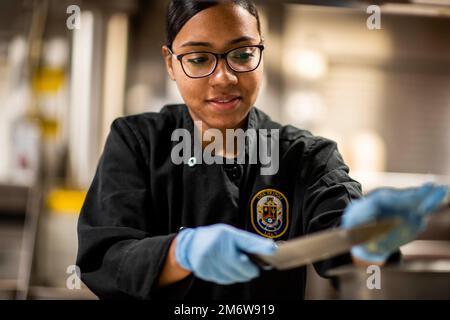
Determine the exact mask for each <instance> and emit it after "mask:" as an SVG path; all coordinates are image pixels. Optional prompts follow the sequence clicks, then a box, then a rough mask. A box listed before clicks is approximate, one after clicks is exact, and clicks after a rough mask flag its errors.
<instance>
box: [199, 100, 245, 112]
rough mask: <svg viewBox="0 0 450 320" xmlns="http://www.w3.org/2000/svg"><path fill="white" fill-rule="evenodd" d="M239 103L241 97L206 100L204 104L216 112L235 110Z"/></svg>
mask: <svg viewBox="0 0 450 320" xmlns="http://www.w3.org/2000/svg"><path fill="white" fill-rule="evenodd" d="M240 101H241V97H232V98H219V99H211V100H206V102H207V103H208V104H209V105H210V106H211V107H213V108H214V109H216V110H218V111H227V110H232V109H234V108H236V106H237V105H238V104H239V102H240Z"/></svg>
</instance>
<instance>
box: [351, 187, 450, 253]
mask: <svg viewBox="0 0 450 320" xmlns="http://www.w3.org/2000/svg"><path fill="white" fill-rule="evenodd" d="M447 197H448V187H447V186H438V185H434V184H431V183H427V184H424V185H422V186H421V187H418V188H408V189H392V188H380V189H377V190H375V191H373V192H371V193H369V194H368V195H367V196H366V197H364V198H361V199H358V200H356V201H354V202H352V203H351V204H350V205H349V206H348V207H347V208H346V209H345V212H344V215H343V217H342V227H343V228H345V229H348V228H352V227H355V226H357V225H360V224H365V223H369V222H371V221H374V220H377V219H383V218H395V217H397V218H400V220H401V222H402V223H401V224H400V225H399V226H398V227H396V228H395V229H394V230H392V231H390V232H389V233H388V234H386V235H384V236H382V237H380V238H379V239H377V240H374V241H371V242H368V243H366V244H364V245H358V246H354V247H353V248H352V250H351V252H352V255H353V256H355V257H356V258H358V259H362V260H366V261H370V262H384V261H386V259H387V258H388V257H389V255H390V254H391V253H393V252H394V251H395V250H397V249H398V248H399V247H400V246H402V245H404V244H406V243H408V242H410V241H412V240H414V239H415V238H416V237H417V235H418V234H419V233H420V232H421V231H423V229H425V227H426V217H427V215H429V214H430V213H432V212H435V211H436V210H437V209H439V207H441V206H442V205H443V203H444V202H445V201H446V198H447Z"/></svg>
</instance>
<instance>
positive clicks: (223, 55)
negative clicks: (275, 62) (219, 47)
mask: <svg viewBox="0 0 450 320" xmlns="http://www.w3.org/2000/svg"><path fill="white" fill-rule="evenodd" d="M253 47H256V48H259V50H260V55H259V61H258V64H257V65H256V67H254V68H253V69H251V70H248V71H238V70H234V69H233V67H232V66H230V64H229V63H228V59H227V56H228V54H229V53H230V52H232V51H234V50H238V49H242V48H253ZM167 49H168V50H169V53H170V54H171V55H172V56H174V57H175V58H176V59H177V60H178V61H180V64H181V69H183V72H184V74H185V75H186V76H188V77H189V78H192V79H201V78H206V77H209V76H210V75H212V74H213V73H214V71H216V69H217V65H218V64H219V60H220V59H224V60H225V62H226V64H227V66H228V67H229V68H230V69H231V70H233V71H234V72H237V73H247V72H252V71H255V70H256V69H258V67H259V65H260V64H261V60H262V54H263V51H264V45H263V44H256V45H251V46H242V47H237V48H233V49H230V50H228V51H226V52H223V53H215V52H210V51H192V52H186V53H182V54H178V55H177V54H174V53H173V52H172V49H171V48H170V47H167ZM193 53H209V54H212V55H214V56H215V57H216V64H215V65H214V68H213V69H212V71H211V72H210V73H208V74H207V75H204V76H201V77H193V76H190V75H188V74H187V72H186V70H184V66H183V62H182V61H181V60H182V59H183V57H184V56H187V55H188V54H193Z"/></svg>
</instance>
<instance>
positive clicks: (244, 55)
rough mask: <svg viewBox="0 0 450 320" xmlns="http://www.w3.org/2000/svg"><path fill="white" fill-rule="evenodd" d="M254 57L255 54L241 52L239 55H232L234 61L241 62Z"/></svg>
mask: <svg viewBox="0 0 450 320" xmlns="http://www.w3.org/2000/svg"><path fill="white" fill-rule="evenodd" d="M252 57H254V55H253V53H250V52H239V53H235V54H233V55H232V58H233V59H235V60H241V61H245V60H249V59H251V58H252Z"/></svg>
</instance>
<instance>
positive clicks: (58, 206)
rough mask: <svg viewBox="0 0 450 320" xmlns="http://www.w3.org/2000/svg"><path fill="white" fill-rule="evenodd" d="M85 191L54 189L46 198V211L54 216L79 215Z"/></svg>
mask: <svg viewBox="0 0 450 320" xmlns="http://www.w3.org/2000/svg"><path fill="white" fill-rule="evenodd" d="M85 198H86V191H82V190H69V189H54V190H52V191H50V193H49V194H48V196H47V201H46V204H47V209H48V210H49V211H50V212H51V213H54V214H79V212H80V210H81V207H82V206H83V203H84V199H85Z"/></svg>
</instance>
